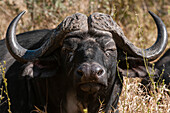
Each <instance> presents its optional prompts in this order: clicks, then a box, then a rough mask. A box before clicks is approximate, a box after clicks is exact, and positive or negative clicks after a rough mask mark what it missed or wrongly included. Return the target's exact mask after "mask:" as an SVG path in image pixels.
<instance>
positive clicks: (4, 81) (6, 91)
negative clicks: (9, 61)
mask: <svg viewBox="0 0 170 113" xmlns="http://www.w3.org/2000/svg"><path fill="white" fill-rule="evenodd" d="M3 63H4V65H6V62H5V61H4V62H3ZM5 70H6V68H5V66H3V65H2V64H1V74H2V79H3V83H4V87H5V89H4V93H5V94H6V96H7V100H8V112H9V113H12V112H11V102H10V98H9V95H8V88H7V79H6V78H5ZM2 91H3V90H2ZM1 94H2V92H1ZM1 96H2V95H1Z"/></svg>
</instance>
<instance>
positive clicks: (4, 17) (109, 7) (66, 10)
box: [0, 0, 170, 113]
mask: <svg viewBox="0 0 170 113" xmlns="http://www.w3.org/2000/svg"><path fill="white" fill-rule="evenodd" d="M23 10H26V11H27V12H26V14H25V15H24V16H23V18H22V21H21V22H20V23H19V26H18V27H17V29H18V30H17V32H18V33H20V32H25V31H30V30H34V29H46V28H49V29H52V28H55V27H56V26H57V25H58V24H59V23H60V22H61V21H62V20H63V19H64V18H65V17H66V16H68V15H71V14H73V13H76V12H80V13H84V14H86V15H90V14H92V13H93V12H102V13H107V14H110V15H111V16H112V17H113V19H114V20H115V21H116V22H117V23H118V24H119V25H120V26H121V28H122V29H123V31H124V33H125V35H126V36H127V37H128V39H130V40H131V41H132V42H133V43H134V44H135V45H137V46H138V47H144V48H145V47H149V46H151V45H152V44H153V43H154V41H155V40H156V34H157V33H156V32H157V31H156V26H155V24H154V21H153V19H152V18H151V16H150V15H149V14H148V12H147V11H148V10H151V11H152V12H154V13H156V14H157V15H158V16H159V17H160V18H161V19H162V20H163V21H164V23H165V25H166V27H167V31H168V35H169V36H170V1H169V0H97V1H95V0H86V1H84V0H42V1H40V0H0V17H1V23H0V39H3V38H4V37H5V33H6V29H7V27H8V25H9V23H10V21H11V20H12V19H13V18H14V16H16V15H17V14H18V13H19V12H21V11H23ZM169 47H170V41H169V43H168V47H167V48H169ZM139 81H140V79H136V78H135V79H129V78H125V80H124V83H123V84H124V87H123V91H122V94H121V96H120V100H119V111H120V113H170V97H169V95H168V94H167V93H166V91H167V89H166V87H165V85H162V86H160V87H159V88H158V87H156V90H157V91H156V90H153V91H151V92H150V95H149V94H146V95H144V93H146V92H143V89H141V88H139V86H140V85H141V84H140V82H139Z"/></svg>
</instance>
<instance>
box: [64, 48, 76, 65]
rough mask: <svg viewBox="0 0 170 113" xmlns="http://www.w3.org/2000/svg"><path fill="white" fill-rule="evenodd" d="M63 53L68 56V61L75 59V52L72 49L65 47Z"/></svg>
mask: <svg viewBox="0 0 170 113" xmlns="http://www.w3.org/2000/svg"><path fill="white" fill-rule="evenodd" d="M62 53H64V55H66V56H67V61H69V62H71V61H72V59H73V53H74V50H73V49H72V48H67V47H63V48H62Z"/></svg>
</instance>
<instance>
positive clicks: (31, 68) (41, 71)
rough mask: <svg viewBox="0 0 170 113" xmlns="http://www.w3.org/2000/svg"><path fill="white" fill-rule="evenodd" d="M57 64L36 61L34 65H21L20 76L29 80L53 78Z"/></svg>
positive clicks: (30, 63) (54, 62)
mask: <svg viewBox="0 0 170 113" xmlns="http://www.w3.org/2000/svg"><path fill="white" fill-rule="evenodd" d="M57 64H58V63H57V62H56V61H53V62H50V61H36V62H34V63H32V62H29V63H27V64H24V65H23V67H22V68H23V69H22V70H21V75H22V76H28V77H31V78H45V77H52V76H55V74H56V71H57V70H58V69H57V68H58V65H57Z"/></svg>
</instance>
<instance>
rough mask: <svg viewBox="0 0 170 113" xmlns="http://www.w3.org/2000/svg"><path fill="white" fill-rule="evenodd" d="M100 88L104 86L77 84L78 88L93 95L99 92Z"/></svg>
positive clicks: (99, 84)
mask: <svg viewBox="0 0 170 113" xmlns="http://www.w3.org/2000/svg"><path fill="white" fill-rule="evenodd" d="M102 87H105V85H103V84H101V83H96V82H86V83H81V84H79V88H80V89H81V90H82V91H84V92H87V93H95V92H97V91H99V90H100V89H101V88H102Z"/></svg>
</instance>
